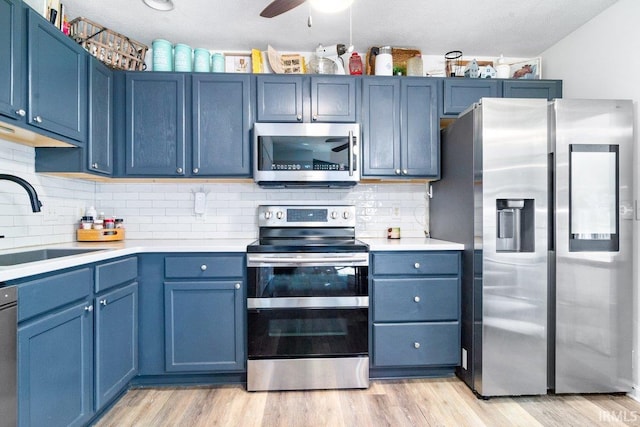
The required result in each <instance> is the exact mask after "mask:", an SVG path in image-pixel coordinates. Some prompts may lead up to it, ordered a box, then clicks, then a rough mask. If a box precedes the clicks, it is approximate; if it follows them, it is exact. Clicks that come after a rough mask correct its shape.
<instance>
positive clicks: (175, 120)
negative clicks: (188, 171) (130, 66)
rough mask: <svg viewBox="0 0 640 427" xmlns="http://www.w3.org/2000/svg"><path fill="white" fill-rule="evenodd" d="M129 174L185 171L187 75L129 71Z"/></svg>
mask: <svg viewBox="0 0 640 427" xmlns="http://www.w3.org/2000/svg"><path fill="white" fill-rule="evenodd" d="M125 86H126V89H125V91H126V94H125V97H126V107H125V108H126V124H125V128H126V129H125V130H126V141H125V143H126V155H125V158H126V166H125V173H126V174H127V175H155V176H183V175H184V173H185V123H184V121H185V107H186V105H185V96H184V93H185V76H184V74H165V73H157V74H156V73H128V74H127V75H126V83H125Z"/></svg>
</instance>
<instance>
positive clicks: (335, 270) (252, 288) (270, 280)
mask: <svg viewBox="0 0 640 427" xmlns="http://www.w3.org/2000/svg"><path fill="white" fill-rule="evenodd" d="M248 271H249V291H248V297H249V298H282V297H335V296H338V297H344V296H366V295H367V275H368V268H367V267H351V266H349V267H340V266H319V267H255V268H249V269H248Z"/></svg>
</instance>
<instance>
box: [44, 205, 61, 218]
mask: <svg viewBox="0 0 640 427" xmlns="http://www.w3.org/2000/svg"><path fill="white" fill-rule="evenodd" d="M41 211H42V220H43V221H44V222H55V221H57V219H58V211H57V210H56V208H55V206H48V205H43V206H42V209H41Z"/></svg>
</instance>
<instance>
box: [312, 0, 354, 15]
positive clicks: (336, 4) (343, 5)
mask: <svg viewBox="0 0 640 427" xmlns="http://www.w3.org/2000/svg"><path fill="white" fill-rule="evenodd" d="M309 3H310V4H311V6H312V7H313V8H314V9H316V10H317V11H319V12H324V13H336V12H342V11H343V10H345V9H347V8H348V7H349V6H351V4H352V3H353V0H309Z"/></svg>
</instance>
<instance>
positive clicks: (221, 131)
mask: <svg viewBox="0 0 640 427" xmlns="http://www.w3.org/2000/svg"><path fill="white" fill-rule="evenodd" d="M250 88H251V80H250V76H249V75H240V74H238V75H229V74H225V75H218V74H194V75H193V77H192V111H191V116H192V120H193V124H192V129H193V130H192V144H191V148H192V151H191V159H192V161H191V168H190V170H191V175H192V176H244V177H247V176H251V155H250V152H251V150H250V147H251V145H250V144H251V141H250V138H249V132H250V127H251V98H250V96H251V90H250Z"/></svg>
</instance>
